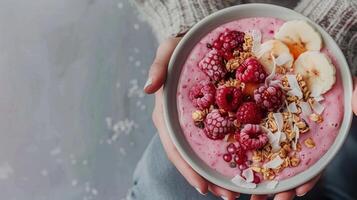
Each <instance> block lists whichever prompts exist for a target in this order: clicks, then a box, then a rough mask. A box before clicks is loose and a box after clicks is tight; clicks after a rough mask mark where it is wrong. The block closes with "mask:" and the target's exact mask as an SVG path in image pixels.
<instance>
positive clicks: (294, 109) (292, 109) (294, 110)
mask: <svg viewBox="0 0 357 200" xmlns="http://www.w3.org/2000/svg"><path fill="white" fill-rule="evenodd" d="M287 108H288V110H289V112H291V113H297V112H299V110H298V108H297V106H296V103H295V102H292V103H291V104H289V105H288V107H287Z"/></svg>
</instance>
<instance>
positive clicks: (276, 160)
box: [263, 156, 284, 169]
mask: <svg viewBox="0 0 357 200" xmlns="http://www.w3.org/2000/svg"><path fill="white" fill-rule="evenodd" d="M283 162H284V160H283V159H281V158H280V156H276V157H275V158H274V159H273V160H271V161H269V162H267V163H265V164H264V165H263V167H265V168H269V169H276V168H278V167H280V165H281V164H283Z"/></svg>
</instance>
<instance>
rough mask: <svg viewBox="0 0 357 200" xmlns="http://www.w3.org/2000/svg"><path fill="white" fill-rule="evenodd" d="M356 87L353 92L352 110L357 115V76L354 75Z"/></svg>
mask: <svg viewBox="0 0 357 200" xmlns="http://www.w3.org/2000/svg"><path fill="white" fill-rule="evenodd" d="M354 82H355V87H354V91H353V94H352V110H353V112H354V113H355V115H356V116H357V77H354Z"/></svg>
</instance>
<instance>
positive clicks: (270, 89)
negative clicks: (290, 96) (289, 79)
mask: <svg viewBox="0 0 357 200" xmlns="http://www.w3.org/2000/svg"><path fill="white" fill-rule="evenodd" d="M254 100H255V102H256V103H257V104H258V105H259V106H260V107H261V108H263V109H266V110H268V111H277V110H278V109H279V108H280V107H281V106H282V105H283V104H284V100H285V94H284V93H283V91H282V89H281V88H280V87H279V86H277V85H269V86H265V85H263V86H260V87H259V88H258V89H256V90H255V91H254Z"/></svg>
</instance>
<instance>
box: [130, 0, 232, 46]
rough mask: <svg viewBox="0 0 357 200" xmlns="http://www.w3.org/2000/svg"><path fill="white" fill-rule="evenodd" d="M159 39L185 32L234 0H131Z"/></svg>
mask: <svg viewBox="0 0 357 200" xmlns="http://www.w3.org/2000/svg"><path fill="white" fill-rule="evenodd" d="M132 2H133V3H134V5H135V6H136V7H137V8H138V10H139V12H140V13H141V14H142V16H143V18H144V19H145V20H146V21H147V22H148V23H149V24H150V25H151V27H152V28H153V30H154V33H155V34H156V36H157V38H158V39H159V40H162V39H164V38H167V37H170V36H177V35H180V34H182V33H185V32H187V31H188V30H189V29H190V28H191V27H192V26H193V25H194V24H195V23H197V22H198V21H200V20H201V19H203V18H204V17H206V16H207V15H209V14H211V13H213V12H216V11H218V10H220V9H223V8H225V7H228V6H231V5H232V4H233V2H235V3H237V1H235V0H195V1H191V0H132Z"/></svg>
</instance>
